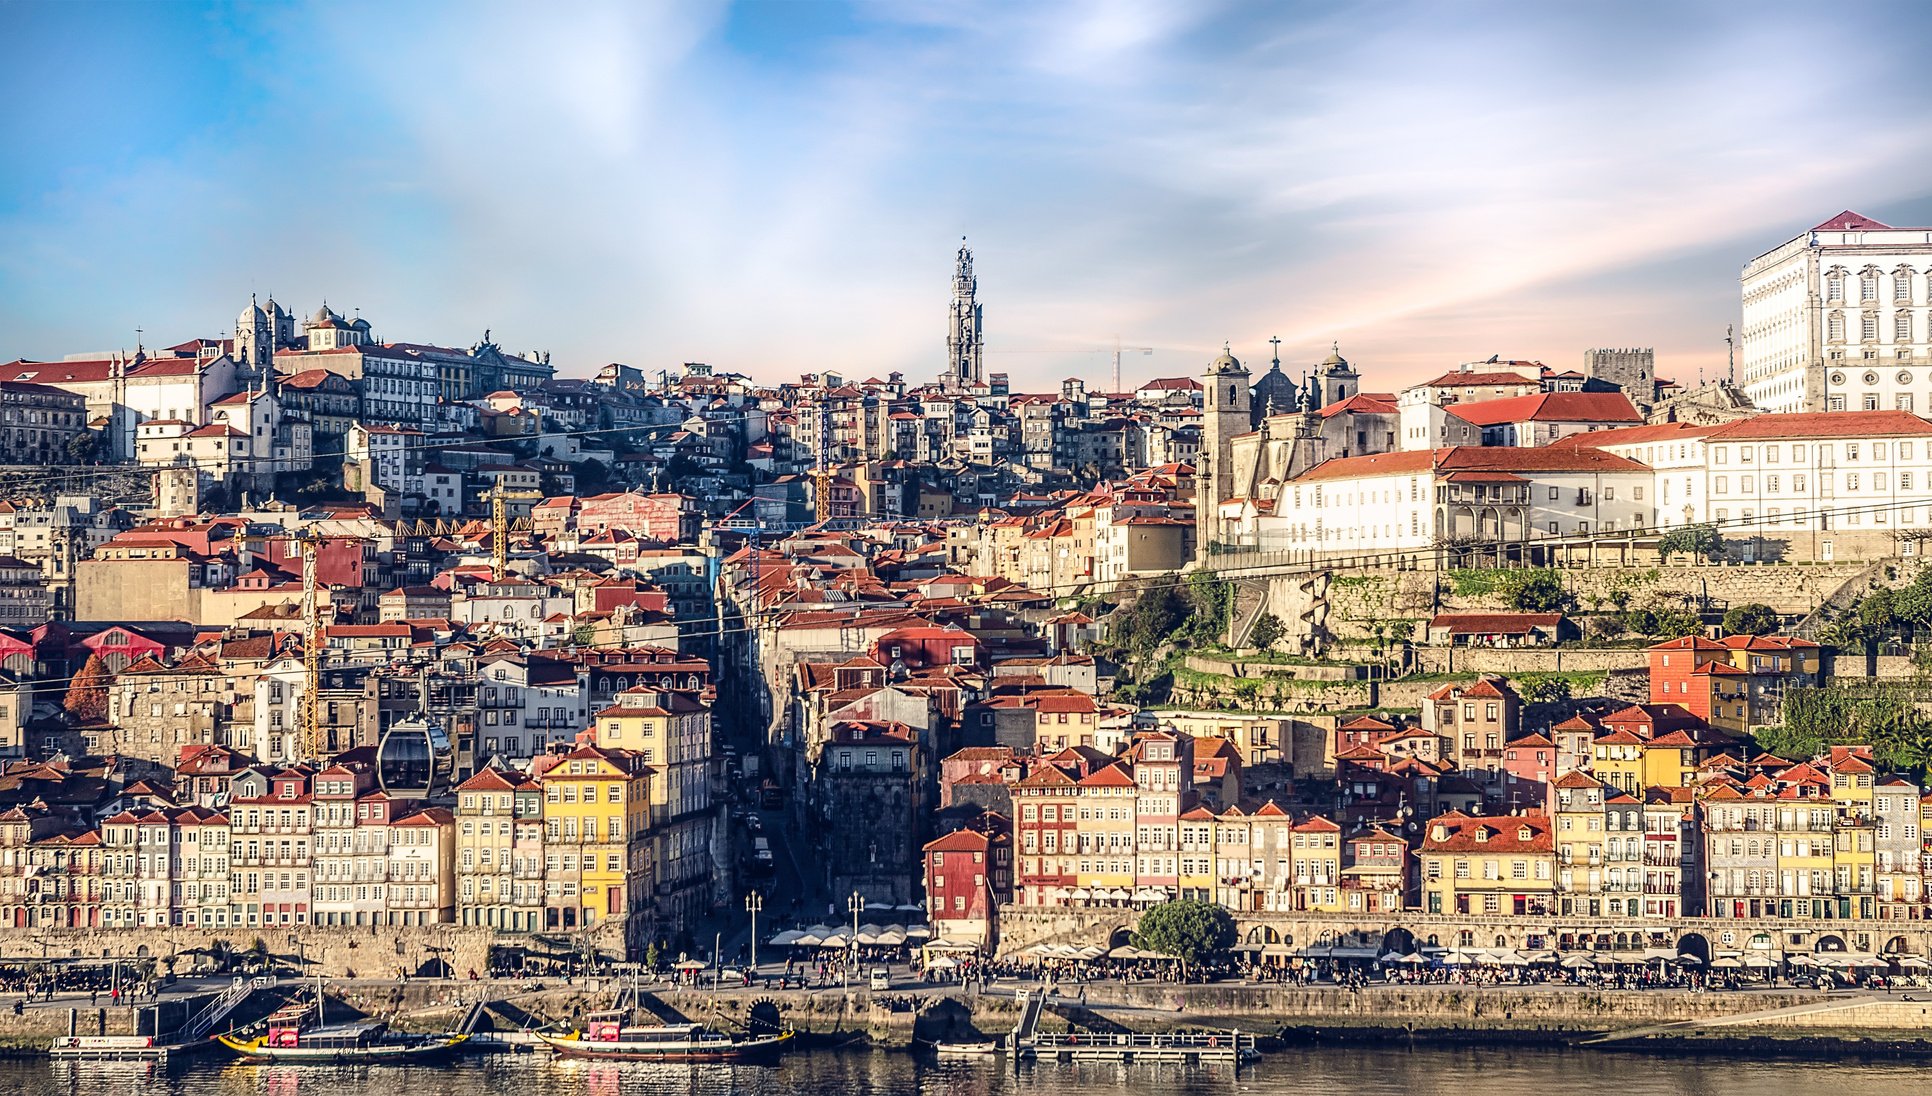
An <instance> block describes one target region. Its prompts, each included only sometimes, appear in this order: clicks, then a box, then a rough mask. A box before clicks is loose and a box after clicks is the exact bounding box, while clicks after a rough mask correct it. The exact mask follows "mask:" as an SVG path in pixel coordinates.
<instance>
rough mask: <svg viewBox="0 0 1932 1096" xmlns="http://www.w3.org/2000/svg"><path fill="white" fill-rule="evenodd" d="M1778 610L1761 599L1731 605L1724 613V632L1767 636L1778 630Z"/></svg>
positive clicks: (1727, 633)
mask: <svg viewBox="0 0 1932 1096" xmlns="http://www.w3.org/2000/svg"><path fill="white" fill-rule="evenodd" d="M1778 624H1779V621H1778V611H1777V610H1776V609H1773V608H1771V606H1769V605H1766V604H1764V603H1763V602H1761V601H1752V602H1747V603H1745V604H1743V605H1733V606H1732V607H1731V608H1730V609H1729V610H1727V611H1726V612H1725V614H1724V632H1725V634H1726V635H1734V636H1768V635H1770V634H1771V633H1772V632H1775V631H1777V630H1778Z"/></svg>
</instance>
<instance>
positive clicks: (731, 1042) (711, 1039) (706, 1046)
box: [537, 1022, 792, 1062]
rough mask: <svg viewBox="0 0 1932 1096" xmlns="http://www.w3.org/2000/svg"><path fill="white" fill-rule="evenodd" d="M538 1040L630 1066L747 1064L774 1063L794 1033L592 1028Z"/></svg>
mask: <svg viewBox="0 0 1932 1096" xmlns="http://www.w3.org/2000/svg"><path fill="white" fill-rule="evenodd" d="M537 1038H539V1039H542V1040H543V1041H544V1042H545V1043H547V1044H549V1045H550V1047H551V1048H552V1049H554V1050H555V1051H556V1052H557V1053H558V1054H561V1055H563V1056H564V1057H566V1058H602V1059H612V1060H616V1061H627V1062H742V1061H752V1060H757V1059H762V1058H773V1057H776V1056H778V1055H779V1054H781V1053H783V1052H784V1051H785V1049H786V1048H787V1047H788V1046H790V1044H791V1039H792V1033H791V1032H789V1031H781V1032H777V1033H775V1034H772V1035H729V1034H726V1033H725V1032H721V1031H712V1030H711V1029H709V1028H707V1027H705V1026H704V1025H702V1024H670V1025H665V1026H661V1027H624V1026H622V1025H619V1024H614V1023H595V1022H594V1023H591V1024H590V1025H589V1026H588V1027H586V1028H585V1029H584V1030H583V1031H573V1032H571V1033H570V1034H568V1035H552V1034H549V1033H547V1032H541V1031H540V1032H538V1033H537Z"/></svg>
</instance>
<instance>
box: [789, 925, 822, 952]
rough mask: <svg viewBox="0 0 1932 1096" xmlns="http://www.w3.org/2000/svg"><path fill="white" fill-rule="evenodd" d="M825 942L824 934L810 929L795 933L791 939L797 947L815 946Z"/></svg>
mask: <svg viewBox="0 0 1932 1096" xmlns="http://www.w3.org/2000/svg"><path fill="white" fill-rule="evenodd" d="M824 942H825V938H824V937H823V936H820V935H818V934H817V933H815V932H812V931H811V930H809V929H807V930H806V931H804V932H801V933H798V934H796V935H794V936H793V937H792V940H791V943H792V946H793V947H797V948H815V947H817V946H819V945H820V944H822V943H824Z"/></svg>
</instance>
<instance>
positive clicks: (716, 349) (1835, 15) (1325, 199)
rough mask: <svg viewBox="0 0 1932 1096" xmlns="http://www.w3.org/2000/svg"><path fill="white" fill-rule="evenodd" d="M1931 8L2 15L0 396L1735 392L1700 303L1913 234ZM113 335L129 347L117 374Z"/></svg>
mask: <svg viewBox="0 0 1932 1096" xmlns="http://www.w3.org/2000/svg"><path fill="white" fill-rule="evenodd" d="M1929 34H1932V6H1927V5H1924V4H1912V3H1907V4H1898V5H1893V6H1886V5H1863V4H1842V5H1836V6H1833V7H1831V8H1830V9H1829V11H1827V10H1826V9H1823V8H1819V7H1818V6H1817V5H1815V4H1811V5H1802V6H1801V5H1789V6H1781V5H1775V4H1750V5H1742V4H1734V3H1722V4H1695V3H1668V4H1665V3H1659V4H1646V3H1642V2H1639V0H1629V2H1621V3H1588V2H1581V3H1565V4H1547V3H1536V4H1490V3H1482V2H1480V0H1458V2H1455V3H1442V2H1435V3H1403V2H1397V0H1390V2H1379V3H1363V4H1352V5H1349V4H1344V5H1335V4H1290V3H1270V4H1222V3H1215V2H1211V0H1186V2H1181V0H1173V2H1168V3H1150V2H1146V0H1107V2H1091V3H1081V2H1076V3H1064V4H1055V3H1039V2H1033V3H1012V4H1001V3H992V4H964V3H950V2H948V3H923V2H920V3H914V2H899V0H872V2H867V3H858V4H839V3H811V2H805V0H787V2H748V3H723V2H705V0H678V2H675V3H672V2H663V3H623V4H611V5H608V6H603V5H598V4H596V3H589V2H586V3H573V4H570V5H536V4H510V3H491V2H487V0H485V2H481V3H468V4H460V5H458V4H449V5H439V4H436V3H431V2H427V0H422V2H412V3H408V4H394V3H382V4H368V5H358V4H353V3H327V4H313V5H310V4H300V3H283V4H235V5H220V6H196V5H193V4H190V3H186V2H174V3H133V4H116V3H108V2H98V3H85V4H75V3H45V4H42V3H23V2H19V0H0V40H4V41H7V42H8V43H9V44H10V48H9V50H8V54H9V60H8V64H7V65H6V66H5V67H4V68H3V69H0V101H4V102H6V103H7V104H8V109H7V110H5V111H0V149H4V150H5V151H4V152H0V360H8V359H12V358H16V357H30V358H41V359H47V358H57V357H60V356H62V355H66V354H73V353H80V352H88V351H98V350H105V349H111V348H117V347H124V348H132V346H133V345H134V344H135V342H136V340H137V338H138V339H140V340H142V341H144V342H145V343H146V344H147V345H150V346H156V345H168V344H171V343H174V342H179V341H181V340H184V339H187V338H190V337H195V336H206V337H216V336H221V335H225V334H226V333H228V331H229V330H230V329H231V328H232V326H233V324H234V322H235V319H234V318H235V317H236V315H237V314H238V313H239V312H240V311H241V310H242V308H243V307H245V306H246V304H247V303H248V300H249V296H250V294H259V295H260V296H262V297H266V296H268V295H269V294H271V293H272V294H274V295H275V297H276V299H278V300H280V301H282V302H283V303H284V304H285V305H287V306H288V307H290V308H291V309H292V310H294V311H295V312H297V313H298V314H306V313H310V312H313V311H314V310H315V308H316V307H317V306H318V305H319V304H320V303H322V302H323V301H324V300H326V301H327V302H328V304H329V305H330V306H332V307H333V308H335V309H337V310H338V311H342V312H344V313H351V312H353V311H354V310H358V309H359V310H360V311H361V313H362V314H363V315H364V316H366V317H367V318H368V319H369V320H370V321H371V323H372V324H373V325H374V328H375V332H376V334H377V336H378V337H380V338H384V339H392V340H398V341H411V342H434V343H442V344H448V345H467V344H469V343H471V342H474V341H475V340H476V339H478V338H480V337H481V336H482V334H483V332H484V330H485V329H488V330H490V332H491V337H492V338H493V339H494V340H495V341H496V342H498V343H499V344H501V345H502V346H503V347H504V348H505V349H506V350H510V351H514V352H523V351H527V350H542V351H548V352H550V353H551V354H552V361H553V363H554V364H556V365H557V366H558V369H559V372H560V374H562V375H576V376H582V375H588V374H589V373H591V372H594V371H595V370H596V369H597V368H598V367H599V366H601V365H602V364H603V363H605V362H609V361H622V362H627V363H630V364H633V365H636V366H639V367H641V368H643V369H646V370H647V371H655V370H657V369H661V368H666V367H672V366H675V364H676V363H679V362H686V361H703V362H709V363H711V364H712V365H713V366H714V367H715V368H718V369H720V370H733V371H738V372H743V373H748V374H750V375H752V376H754V377H756V378H758V379H760V380H764V381H778V380H783V379H788V378H792V377H795V376H797V375H798V374H800V373H805V372H816V371H819V370H824V369H834V370H838V371H841V372H843V373H845V374H846V375H848V376H869V375H875V374H883V373H884V372H886V371H889V370H895V369H896V370H900V371H902V372H904V373H905V374H906V375H907V376H908V378H910V379H914V380H918V379H923V378H926V377H930V376H935V375H937V374H938V373H939V371H940V370H941V369H942V368H943V367H944V364H945V343H944V338H945V329H946V309H947V304H948V299H949V294H950V279H951V273H952V261H953V252H954V249H955V248H956V247H957V246H958V245H959V241H960V239H961V238H962V237H964V238H966V239H967V241H968V242H969V244H970V246H971V247H972V248H973V250H974V251H975V253H976V255H977V258H978V274H979V291H980V293H979V295H980V300H981V303H982V304H983V305H984V308H985V330H986V342H987V347H988V350H989V354H988V357H987V359H986V361H987V369H988V370H989V371H995V372H1007V373H1010V374H1011V375H1012V381H1013V385H1014V388H1015V389H1016V390H1043V389H1047V388H1050V387H1053V386H1056V385H1057V382H1058V381H1059V380H1060V379H1061V378H1063V377H1067V376H1082V377H1086V378H1089V379H1091V380H1095V381H1100V380H1104V379H1105V377H1106V373H1107V371H1108V369H1109V367H1110V358H1111V351H1112V349H1113V348H1114V347H1115V346H1116V345H1117V341H1118V345H1123V346H1125V347H1128V348H1140V347H1145V348H1151V349H1152V353H1136V352H1133V351H1132V350H1131V349H1130V351H1129V352H1128V353H1126V354H1125V355H1124V356H1123V372H1124V376H1125V379H1126V381H1127V382H1128V383H1129V384H1132V383H1133V382H1134V381H1136V380H1138V379H1142V378H1147V377H1152V376H1174V375H1180V374H1196V373H1199V372H1200V371H1201V369H1202V368H1203V367H1204V366H1205V365H1206V363H1207V362H1208V361H1209V360H1210V359H1211V358H1213V357H1214V356H1215V355H1216V354H1218V353H1219V352H1220V349H1221V346H1222V344H1223V342H1226V343H1228V344H1229V345H1231V346H1232V348H1233V349H1234V352H1235V353H1236V354H1237V355H1239V356H1240V357H1241V358H1243V360H1245V361H1247V362H1248V363H1249V364H1250V365H1251V366H1254V367H1257V372H1259V371H1260V369H1265V368H1266V362H1267V359H1268V358H1269V357H1270V356H1271V355H1272V354H1273V353H1274V351H1273V349H1272V347H1271V345H1270V344H1269V342H1268V340H1269V339H1270V338H1271V337H1278V338H1279V339H1280V340H1281V342H1280V351H1279V353H1280V355H1281V358H1282V360H1283V363H1284V369H1286V370H1288V371H1289V372H1290V373H1294V374H1299V373H1300V372H1302V371H1303V370H1304V369H1306V368H1308V367H1309V365H1310V363H1313V362H1315V361H1318V360H1320V359H1321V358H1322V357H1324V356H1325V355H1326V354H1327V353H1328V352H1329V349H1330V347H1331V345H1334V344H1339V345H1340V347H1341V350H1342V353H1343V354H1344V355H1345V356H1346V357H1348V358H1349V359H1350V360H1351V361H1352V362H1353V363H1354V364H1355V365H1356V367H1357V368H1358V369H1359V370H1360V371H1361V372H1362V374H1363V383H1364V386H1365V388H1367V389H1369V390H1392V389H1394V388H1397V387H1400V386H1402V385H1403V384H1406V383H1411V382H1414V381H1418V380H1422V379H1426V378H1427V377H1429V376H1433V375H1434V374H1436V373H1438V372H1441V371H1443V370H1446V369H1448V368H1451V367H1453V366H1454V365H1455V364H1456V363H1458V362H1463V361H1475V360H1481V359H1484V358H1488V357H1489V356H1490V355H1492V354H1499V355H1501V356H1502V357H1504V358H1520V359H1535V360H1541V361H1544V362H1546V363H1549V364H1553V365H1559V366H1572V365H1575V364H1577V363H1579V362H1580V361H1581V358H1582V354H1583V352H1584V350H1586V349H1587V348H1590V347H1593V346H1614V347H1623V346H1653V347H1655V348H1656V350H1657V355H1658V368H1659V371H1660V374H1661V375H1665V376H1674V377H1676V378H1678V379H1680V380H1692V381H1694V380H1695V379H1697V378H1698V377H1699V376H1700V375H1702V376H1707V377H1711V378H1715V377H1716V376H1718V375H1719V374H1721V372H1722V371H1723V369H1724V367H1725V347H1724V336H1725V328H1726V325H1728V324H1733V323H1735V322H1736V319H1737V311H1738V302H1737V275H1738V270H1739V268H1740V267H1741V266H1742V265H1743V263H1744V262H1745V261H1747V260H1748V259H1750V258H1751V257H1752V256H1754V255H1757V254H1759V253H1762V252H1764V251H1767V250H1769V249H1771V248H1772V247H1775V246H1777V245H1778V244H1779V243H1781V242H1782V241H1784V240H1786V239H1789V238H1790V237H1792V236H1795V235H1797V234H1799V233H1800V232H1802V231H1804V230H1805V229H1807V228H1809V227H1810V226H1812V225H1814V224H1817V223H1819V222H1821V221H1823V220H1825V219H1826V218H1828V217H1830V216H1831V215H1833V214H1836V213H1838V212H1839V211H1840V210H1842V209H1848V208H1849V209H1853V210H1856V211H1858V212H1861V213H1864V214H1866V215H1868V216H1872V217H1875V218H1877V219H1879V220H1881V221H1885V222H1888V223H1891V224H1894V225H1921V224H1932V171H1929V170H1928V168H1932V81H1927V80H1925V79H1924V78H1923V67H1922V65H1921V64H1920V63H1919V62H1920V61H1921V57H1920V56H1919V54H1920V46H1921V45H1922V43H1924V42H1925V41H1927V40H1928V37H1929ZM137 329H139V330H140V332H141V333H140V334H138V335H137Z"/></svg>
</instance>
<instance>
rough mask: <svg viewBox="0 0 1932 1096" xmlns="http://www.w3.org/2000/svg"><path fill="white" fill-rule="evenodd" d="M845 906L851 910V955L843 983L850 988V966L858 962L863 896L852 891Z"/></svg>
mask: <svg viewBox="0 0 1932 1096" xmlns="http://www.w3.org/2000/svg"><path fill="white" fill-rule="evenodd" d="M845 908H846V909H849V910H851V911H852V957H851V959H849V960H847V961H846V964H845V985H846V988H847V989H850V988H851V986H852V968H853V967H854V966H856V965H857V964H858V962H859V914H861V913H864V912H865V896H864V895H862V894H860V893H859V892H858V891H856V890H855V891H853V892H852V897H850V898H848V899H846V900H845Z"/></svg>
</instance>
